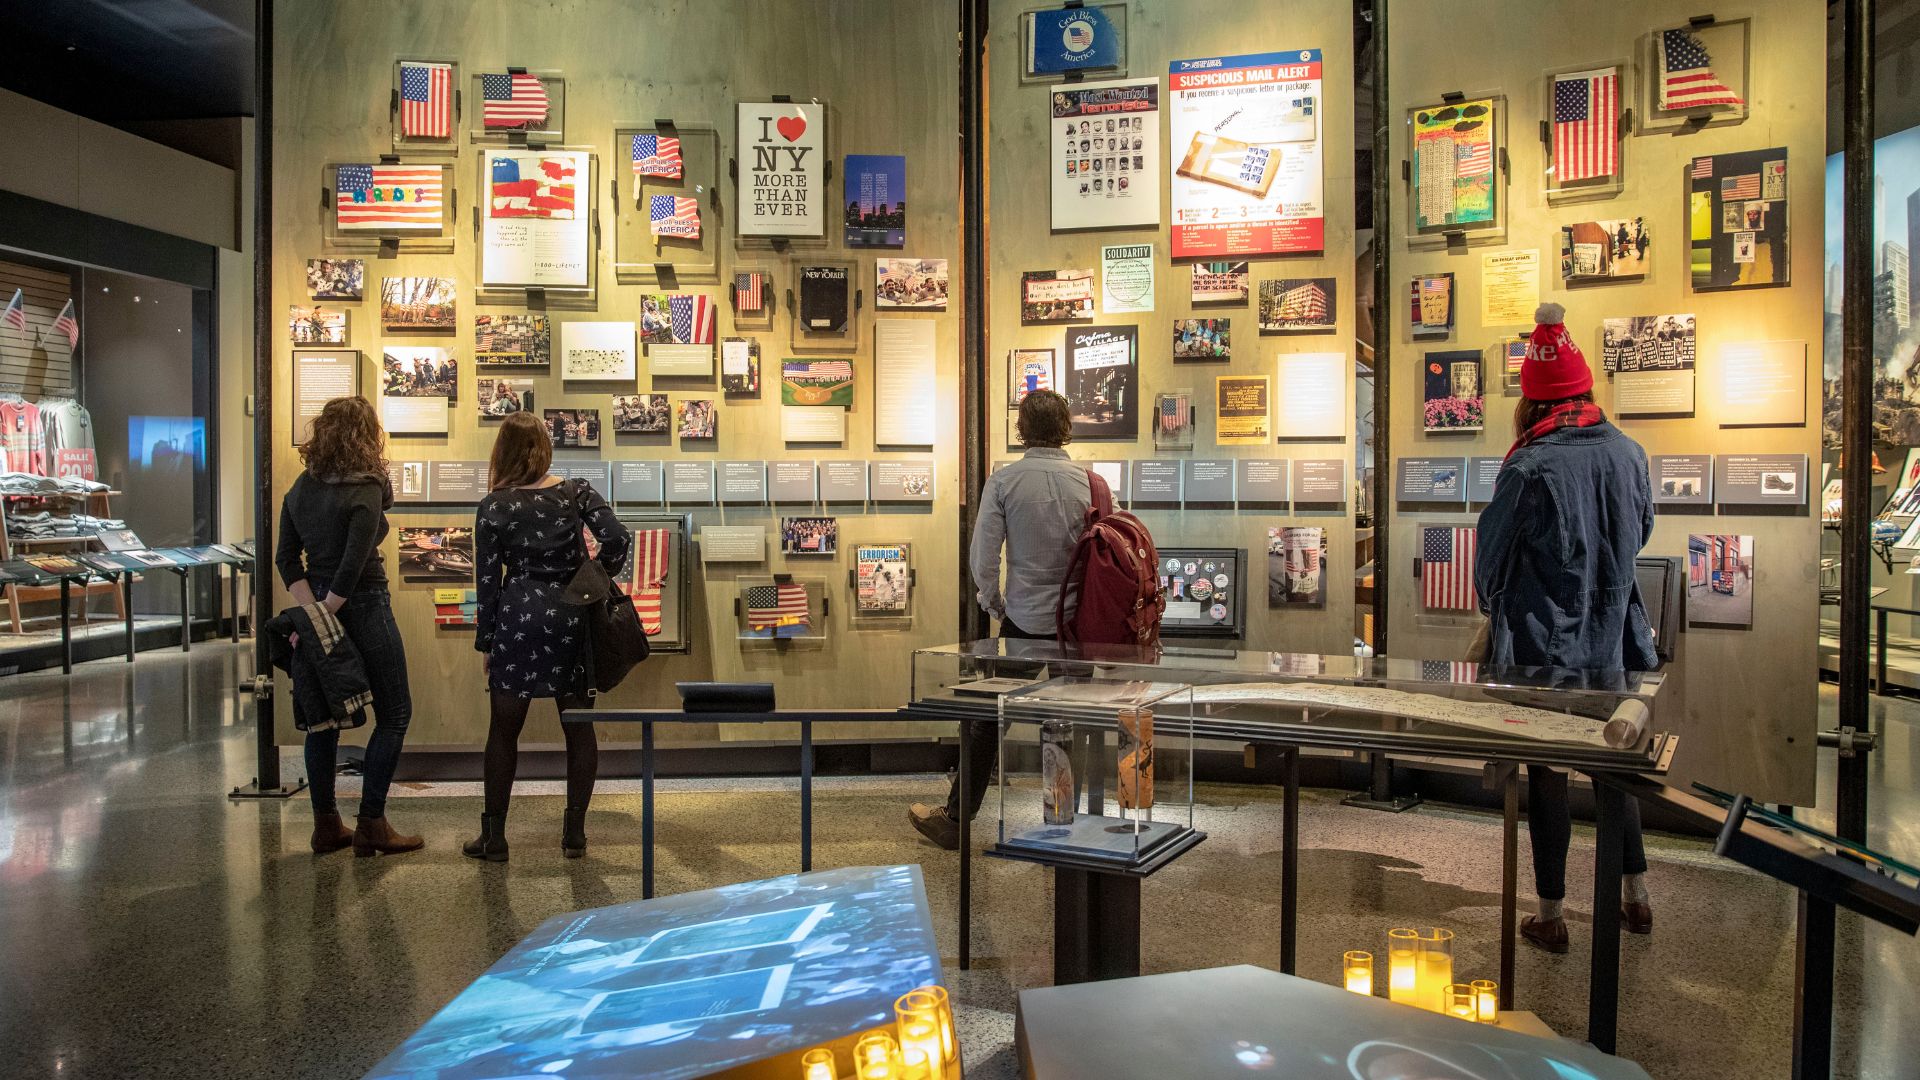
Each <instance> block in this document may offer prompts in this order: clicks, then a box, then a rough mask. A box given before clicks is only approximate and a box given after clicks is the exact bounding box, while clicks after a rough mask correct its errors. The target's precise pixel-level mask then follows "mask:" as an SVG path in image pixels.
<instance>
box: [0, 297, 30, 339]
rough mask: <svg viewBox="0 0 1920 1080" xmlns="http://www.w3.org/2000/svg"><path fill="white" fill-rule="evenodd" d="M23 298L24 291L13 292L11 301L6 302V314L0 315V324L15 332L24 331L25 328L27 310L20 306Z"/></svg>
mask: <svg viewBox="0 0 1920 1080" xmlns="http://www.w3.org/2000/svg"><path fill="white" fill-rule="evenodd" d="M23 296H24V290H21V289H15V290H13V299H11V300H9V301H7V311H6V314H5V315H0V322H4V323H6V324H7V325H8V326H11V327H13V328H14V329H15V330H25V329H26V328H27V309H26V308H25V307H24V306H22V298H23Z"/></svg>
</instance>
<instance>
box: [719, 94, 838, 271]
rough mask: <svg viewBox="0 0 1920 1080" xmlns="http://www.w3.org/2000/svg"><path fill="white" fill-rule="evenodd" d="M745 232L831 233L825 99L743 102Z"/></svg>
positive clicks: (741, 201)
mask: <svg viewBox="0 0 1920 1080" xmlns="http://www.w3.org/2000/svg"><path fill="white" fill-rule="evenodd" d="M739 117H740V128H739V143H738V148H737V152H738V155H739V179H738V184H739V191H738V200H737V201H736V203H735V205H736V206H738V207H739V208H740V209H739V232H740V235H741V236H762V237H816V236H825V235H826V234H827V214H826V209H827V206H826V161H827V152H826V133H827V108H826V106H825V105H824V104H821V103H820V102H783V101H773V102H749V101H743V102H741V103H740V111H739Z"/></svg>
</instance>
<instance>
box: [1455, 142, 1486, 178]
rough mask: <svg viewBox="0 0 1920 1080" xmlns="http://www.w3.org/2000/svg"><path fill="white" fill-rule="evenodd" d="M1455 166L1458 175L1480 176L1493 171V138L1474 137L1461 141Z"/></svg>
mask: <svg viewBox="0 0 1920 1080" xmlns="http://www.w3.org/2000/svg"><path fill="white" fill-rule="evenodd" d="M1457 152H1458V154H1459V157H1458V159H1456V162H1455V164H1454V166H1453V172H1454V175H1456V176H1480V175H1482V174H1484V173H1489V172H1492V171H1493V140H1492V139H1474V140H1472V141H1469V142H1465V143H1461V144H1460V146H1459V149H1458V151H1457Z"/></svg>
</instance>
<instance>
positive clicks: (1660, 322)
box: [1600, 315, 1697, 371]
mask: <svg viewBox="0 0 1920 1080" xmlns="http://www.w3.org/2000/svg"><path fill="white" fill-rule="evenodd" d="M1696 340H1697V338H1696V327H1695V323H1694V318H1693V316H1692V315H1633V316H1629V317H1626V318H1620V319H1602V320H1601V321H1600V365H1601V368H1602V369H1603V370H1606V371H1689V370H1692V368H1693V361H1694V345H1695V342H1696Z"/></svg>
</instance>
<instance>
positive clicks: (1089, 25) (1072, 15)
mask: <svg viewBox="0 0 1920 1080" xmlns="http://www.w3.org/2000/svg"><path fill="white" fill-rule="evenodd" d="M1119 66H1120V35H1119V32H1118V31H1116V30H1115V29H1114V26H1113V21H1112V20H1111V19H1108V18H1107V15H1106V13H1105V12H1103V11H1101V10H1099V9H1098V8H1090V7H1070V8H1061V9H1059V10H1057V11H1036V12H1034V13H1033V33H1032V35H1031V36H1030V37H1029V39H1028V41H1027V73H1028V74H1030V75H1059V74H1062V73H1064V72H1069V71H1091V70H1101V69H1106V68H1116V67H1119Z"/></svg>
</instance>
